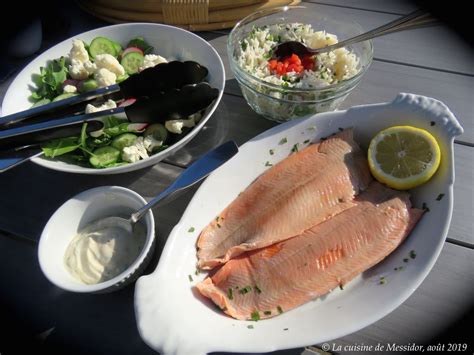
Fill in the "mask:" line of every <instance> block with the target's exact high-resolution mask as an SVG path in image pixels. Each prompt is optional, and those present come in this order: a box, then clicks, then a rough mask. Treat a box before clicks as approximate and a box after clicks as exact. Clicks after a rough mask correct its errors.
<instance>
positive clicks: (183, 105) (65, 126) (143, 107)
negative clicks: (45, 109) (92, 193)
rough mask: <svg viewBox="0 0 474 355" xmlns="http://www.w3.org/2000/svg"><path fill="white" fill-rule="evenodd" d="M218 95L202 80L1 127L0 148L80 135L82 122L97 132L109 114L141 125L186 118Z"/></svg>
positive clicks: (19, 146) (216, 90)
mask: <svg viewBox="0 0 474 355" xmlns="http://www.w3.org/2000/svg"><path fill="white" fill-rule="evenodd" d="M218 95H219V90H218V89H215V88H212V87H211V86H210V85H209V84H208V83H206V82H202V83H199V84H193V85H185V86H183V87H182V88H181V89H172V90H170V91H167V92H159V93H155V94H153V95H151V96H149V97H142V98H141V99H138V100H137V101H136V102H135V103H133V104H131V105H129V106H125V107H117V108H114V109H108V110H103V111H99V112H94V113H89V114H79V115H72V116H69V117H64V118H60V119H55V120H50V121H45V122H39V123H33V124H30V125H25V126H21V127H15V128H10V129H5V130H0V150H11V149H17V150H18V149H19V148H21V147H25V146H31V145H36V144H40V143H42V142H46V141H49V140H51V139H54V138H63V137H68V136H74V135H79V134H80V133H81V129H82V125H83V123H84V122H88V123H89V124H88V127H87V132H88V133H90V132H94V131H100V129H102V128H103V123H102V119H104V118H106V117H109V116H116V117H121V118H126V119H127V120H128V121H129V122H130V123H142V124H150V123H165V121H167V120H172V119H180V118H187V117H188V116H189V115H192V114H194V113H196V112H200V111H201V110H204V109H205V108H206V107H208V106H209V105H210V104H211V103H212V102H213V101H214V100H215V99H216V98H217V97H218Z"/></svg>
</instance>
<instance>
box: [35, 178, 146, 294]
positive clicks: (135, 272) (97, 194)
mask: <svg viewBox="0 0 474 355" xmlns="http://www.w3.org/2000/svg"><path fill="white" fill-rule="evenodd" d="M145 204H146V201H145V199H144V198H143V197H142V196H140V195H139V194H137V193H136V192H134V191H132V190H129V189H127V188H124V187H119V186H101V187H96V188H93V189H90V190H87V191H84V192H81V193H80V194H78V195H76V196H74V197H73V198H71V199H69V200H68V201H66V202H65V203H64V204H63V205H62V206H61V207H59V208H58V210H57V211H56V212H55V213H54V214H53V215H52V216H51V218H50V219H49V221H48V223H47V224H46V226H45V227H44V229H43V232H42V234H41V239H40V242H39V247H38V258H39V264H40V267H41V270H42V271H43V273H44V274H45V276H46V278H47V279H48V280H49V281H51V282H52V283H53V284H55V285H56V286H58V287H60V288H62V289H64V290H67V291H72V292H80V293H99V292H112V291H116V290H118V289H120V288H122V287H123V286H125V285H127V284H129V283H130V282H132V281H134V280H136V278H137V277H138V276H139V275H140V274H141V272H143V270H144V268H145V267H146V265H147V264H148V262H149V261H150V259H151V256H152V255H153V250H154V247H155V243H154V241H155V221H154V218H153V214H152V212H151V211H149V212H148V213H147V214H146V215H145V216H144V217H143V218H142V219H141V220H140V222H139V223H142V224H143V225H144V226H145V228H146V240H145V245H144V246H143V249H142V251H141V252H140V254H139V255H138V257H137V259H136V260H135V261H134V262H133V263H132V264H131V265H130V266H129V267H128V268H127V269H126V270H125V271H124V272H122V273H121V274H119V275H117V276H116V277H114V278H112V279H110V280H108V281H105V282H101V283H98V284H93V285H87V284H84V283H81V282H80V281H78V280H76V279H75V278H74V277H73V276H72V275H71V274H70V273H69V271H68V270H67V269H66V266H65V264H64V254H65V252H66V249H67V247H68V245H69V243H70V242H71V240H72V239H73V238H74V237H75V236H76V234H77V232H78V231H79V230H80V229H81V228H83V227H85V226H86V225H87V224H89V223H91V222H93V221H95V220H97V219H99V218H103V217H108V216H123V217H125V216H129V215H130V214H131V213H132V212H133V211H135V210H137V209H138V208H140V207H142V206H143V205H145Z"/></svg>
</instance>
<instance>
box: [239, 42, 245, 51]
mask: <svg viewBox="0 0 474 355" xmlns="http://www.w3.org/2000/svg"><path fill="white" fill-rule="evenodd" d="M240 46H241V47H242V50H243V51H244V52H245V51H246V50H247V42H246V41H242V42H240Z"/></svg>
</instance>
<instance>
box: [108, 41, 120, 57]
mask: <svg viewBox="0 0 474 355" xmlns="http://www.w3.org/2000/svg"><path fill="white" fill-rule="evenodd" d="M111 42H112V44H113V45H114V48H115V52H117V56H119V55H120V53H122V46H121V45H120V43H118V42H115V41H112V40H111Z"/></svg>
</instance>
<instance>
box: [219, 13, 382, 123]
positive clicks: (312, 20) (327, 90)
mask: <svg viewBox="0 0 474 355" xmlns="http://www.w3.org/2000/svg"><path fill="white" fill-rule="evenodd" d="M292 23H302V24H310V25H311V26H312V28H313V30H314V31H326V32H327V33H328V34H334V35H336V36H337V38H338V39H339V40H343V39H347V38H351V37H354V36H357V35H359V34H361V33H363V32H364V30H363V29H362V28H361V27H360V25H358V24H357V23H355V22H354V21H352V20H350V19H348V18H345V17H344V16H342V15H341V16H332V15H330V14H325V13H324V12H319V11H318V12H316V11H314V10H312V9H309V8H307V7H305V6H285V7H277V8H273V9H267V10H262V11H258V12H255V13H253V14H251V15H249V16H247V17H246V18H244V19H243V20H242V21H240V22H239V23H237V24H236V25H235V27H234V28H233V29H232V31H231V33H230V35H229V37H228V40H227V53H228V57H229V63H230V67H231V70H232V72H233V74H234V76H235V78H236V79H237V81H238V83H239V85H240V88H241V90H242V93H243V95H244V97H245V99H246V100H247V103H248V104H249V105H250V107H252V109H253V110H254V111H255V112H257V113H258V114H260V115H262V116H264V117H265V118H267V119H270V120H273V121H277V122H284V121H288V120H291V119H293V118H297V117H300V116H305V115H308V114H315V113H319V112H326V111H332V110H335V109H337V107H338V106H339V105H340V104H341V103H342V102H343V101H344V99H345V98H346V97H347V96H348V95H349V93H350V92H351V91H352V90H353V89H354V88H355V87H356V86H357V84H358V83H359V82H360V80H361V78H362V76H363V75H364V73H365V72H366V71H367V69H368V68H369V66H370V63H371V62H372V58H373V46H372V42H371V41H370V40H369V41H364V42H360V43H356V44H353V45H351V46H348V47H346V48H347V49H349V50H350V51H351V52H352V53H354V54H355V55H356V56H357V58H358V64H357V70H358V72H357V74H355V75H354V76H353V77H351V78H349V79H347V80H342V81H339V82H337V83H335V84H329V85H327V86H324V87H321V88H295V87H282V86H281V85H278V84H273V83H270V82H267V81H264V80H263V79H261V78H259V77H257V76H255V75H252V74H251V73H249V72H247V71H245V70H244V69H243V68H241V66H240V65H239V63H238V61H237V57H238V55H239V53H240V46H241V40H242V39H244V38H246V37H247V36H248V35H249V33H250V32H251V31H252V29H253V28H254V27H260V26H264V25H267V26H268V25H275V24H292Z"/></svg>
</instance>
